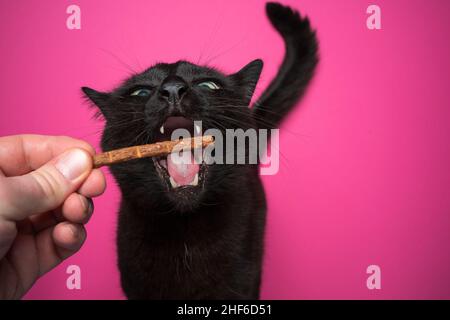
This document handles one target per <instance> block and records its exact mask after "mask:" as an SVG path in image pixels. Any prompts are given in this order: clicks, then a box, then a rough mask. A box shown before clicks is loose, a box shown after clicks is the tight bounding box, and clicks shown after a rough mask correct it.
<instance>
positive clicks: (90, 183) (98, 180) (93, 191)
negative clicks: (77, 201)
mask: <svg viewBox="0 0 450 320" xmlns="http://www.w3.org/2000/svg"><path fill="white" fill-rule="evenodd" d="M105 188H106V179H105V175H104V174H103V172H102V171H101V170H100V169H94V170H92V172H91V174H90V175H89V177H87V179H86V181H84V182H83V184H82V185H81V187H80V189H78V193H79V194H82V195H83V196H85V197H88V198H94V197H98V196H99V195H101V194H103V192H105Z"/></svg>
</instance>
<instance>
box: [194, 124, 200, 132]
mask: <svg viewBox="0 0 450 320" xmlns="http://www.w3.org/2000/svg"><path fill="white" fill-rule="evenodd" d="M195 132H196V133H199V134H200V133H201V132H200V126H199V125H198V124H196V125H195Z"/></svg>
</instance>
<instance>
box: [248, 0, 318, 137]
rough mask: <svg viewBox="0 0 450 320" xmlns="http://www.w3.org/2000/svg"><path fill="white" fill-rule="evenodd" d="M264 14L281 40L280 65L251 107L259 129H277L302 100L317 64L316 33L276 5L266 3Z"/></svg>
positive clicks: (294, 14) (304, 21)
mask: <svg viewBox="0 0 450 320" xmlns="http://www.w3.org/2000/svg"><path fill="white" fill-rule="evenodd" d="M266 13H267V16H268V18H269V19H270V21H271V23H272V25H273V26H274V28H275V29H276V30H277V31H278V32H279V33H280V35H281V36H282V37H283V39H284V43H285V47H286V53H285V56H284V59H283V63H282V65H281V67H280V69H279V71H278V73H277V75H276V77H275V78H274V79H273V80H272V82H271V83H270V85H269V86H268V88H267V89H266V90H265V91H264V93H263V94H262V95H261V97H260V98H259V99H258V101H257V102H255V104H254V106H253V114H254V118H255V120H256V121H257V124H258V127H259V128H260V129H273V128H277V127H278V126H279V124H280V122H281V121H282V120H283V118H284V117H285V116H286V114H287V113H288V112H289V111H290V110H291V109H292V108H293V107H294V106H295V104H296V103H297V102H298V101H299V99H300V98H301V97H302V95H303V93H304V92H305V89H306V87H307V86H308V83H309V82H310V80H311V78H312V77H313V75H314V70H315V68H316V65H317V63H318V53H317V49H318V44H317V38H316V33H315V32H314V31H313V30H312V29H311V26H310V23H309V19H308V18H307V17H302V16H300V14H299V13H298V12H297V11H294V10H292V9H291V8H289V7H286V6H283V5H281V4H278V3H267V5H266Z"/></svg>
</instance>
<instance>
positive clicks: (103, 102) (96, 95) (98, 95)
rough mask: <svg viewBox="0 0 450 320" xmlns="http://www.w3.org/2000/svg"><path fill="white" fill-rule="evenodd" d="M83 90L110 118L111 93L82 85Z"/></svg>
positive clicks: (102, 112) (104, 114) (105, 115)
mask: <svg viewBox="0 0 450 320" xmlns="http://www.w3.org/2000/svg"><path fill="white" fill-rule="evenodd" d="M81 90H82V91H83V93H84V94H85V96H86V97H87V98H89V100H90V101H92V102H93V103H94V104H95V105H96V106H97V107H98V108H99V110H100V112H101V114H103V116H104V117H105V118H106V119H108V99H109V94H108V93H104V92H99V91H96V90H94V89H91V88H88V87H82V88H81Z"/></svg>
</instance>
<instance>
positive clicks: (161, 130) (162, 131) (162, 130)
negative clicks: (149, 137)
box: [159, 125, 164, 134]
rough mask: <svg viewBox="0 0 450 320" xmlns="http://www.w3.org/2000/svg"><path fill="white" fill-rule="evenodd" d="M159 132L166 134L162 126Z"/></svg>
mask: <svg viewBox="0 0 450 320" xmlns="http://www.w3.org/2000/svg"><path fill="white" fill-rule="evenodd" d="M159 132H161V134H164V125H162V126H161V128H159Z"/></svg>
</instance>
